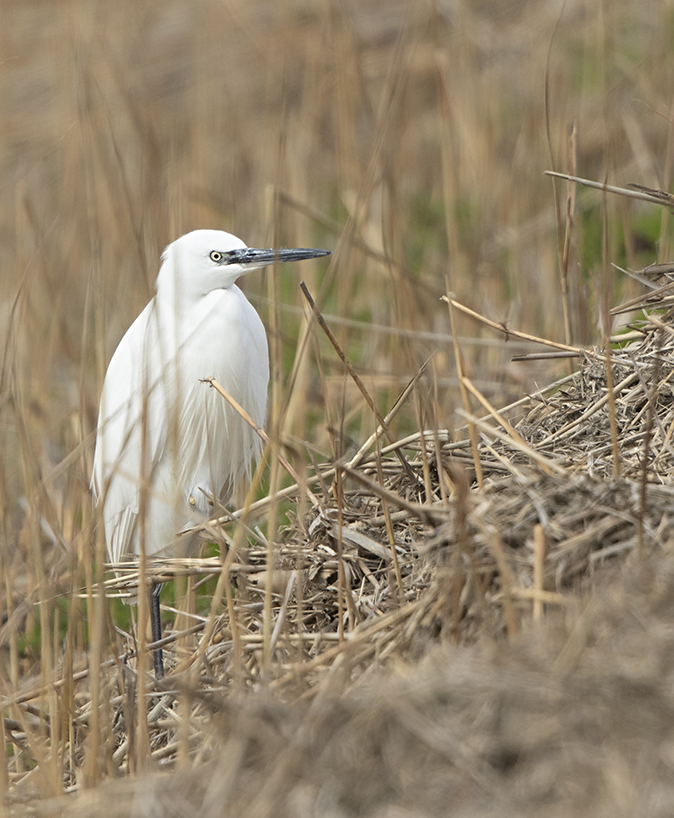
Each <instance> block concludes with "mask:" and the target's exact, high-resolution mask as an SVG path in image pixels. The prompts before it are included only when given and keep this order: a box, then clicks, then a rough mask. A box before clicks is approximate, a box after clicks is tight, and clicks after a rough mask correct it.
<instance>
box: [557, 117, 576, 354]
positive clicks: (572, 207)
mask: <svg viewBox="0 0 674 818" xmlns="http://www.w3.org/2000/svg"><path fill="white" fill-rule="evenodd" d="M577 136H578V129H577V125H576V122H572V123H571V128H570V131H569V138H568V140H567V150H568V159H569V169H570V171H571V173H572V174H575V173H576V170H577V167H578V138H577ZM575 212H576V183H575V182H572V181H567V185H566V224H565V228H564V245H563V247H562V253H561V258H560V276H561V290H562V310H563V314H564V340H565V341H566V343H567V344H570V343H571V312H570V309H569V256H570V250H571V234H572V232H573V217H574V214H575Z"/></svg>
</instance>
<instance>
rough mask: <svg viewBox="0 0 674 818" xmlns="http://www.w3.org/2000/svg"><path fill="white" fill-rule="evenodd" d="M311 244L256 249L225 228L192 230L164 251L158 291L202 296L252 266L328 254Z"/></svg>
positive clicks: (231, 281) (223, 286) (226, 284)
mask: <svg viewBox="0 0 674 818" xmlns="http://www.w3.org/2000/svg"><path fill="white" fill-rule="evenodd" d="M329 254H330V253H329V251H328V250H313V249H309V248H296V249H282V250H257V249H255V248H252V247H247V246H246V245H245V244H244V243H243V242H242V241H241V239H238V238H237V237H236V236H232V234H231V233H225V232H224V231H223V230H193V231H192V232H191V233H186V234H185V235H184V236H181V237H180V238H179V239H176V240H175V241H174V242H173V243H172V244H169V246H168V247H167V248H166V249H165V250H164V252H163V253H162V266H161V269H160V270H159V275H158V276H157V293H158V294H160V295H161V294H164V293H166V294H168V293H173V294H174V295H176V296H177V297H179V298H180V299H181V300H182V299H186V300H188V301H190V300H193V299H199V298H201V297H202V296H204V295H207V294H208V293H210V292H211V291H212V290H224V289H227V288H228V287H231V286H232V284H234V282H235V281H236V280H237V278H239V277H240V276H242V275H244V273H247V272H249V271H250V270H256V269H257V268H258V267H265V266H267V265H268V264H273V263H274V262H275V261H301V260H303V259H309V258H317V257H319V256H327V255H329Z"/></svg>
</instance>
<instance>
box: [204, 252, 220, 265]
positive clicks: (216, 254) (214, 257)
mask: <svg viewBox="0 0 674 818" xmlns="http://www.w3.org/2000/svg"><path fill="white" fill-rule="evenodd" d="M208 257H209V258H210V260H211V261H214V262H215V263H216V264H220V262H221V261H222V259H223V255H222V253H220V252H218V250H213V252H212V253H211V254H210V255H209V256H208Z"/></svg>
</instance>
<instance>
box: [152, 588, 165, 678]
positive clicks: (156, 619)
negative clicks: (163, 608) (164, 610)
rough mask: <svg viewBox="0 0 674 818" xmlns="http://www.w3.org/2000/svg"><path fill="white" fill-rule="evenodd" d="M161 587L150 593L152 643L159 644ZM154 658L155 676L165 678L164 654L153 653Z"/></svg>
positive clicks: (160, 652)
mask: <svg viewBox="0 0 674 818" xmlns="http://www.w3.org/2000/svg"><path fill="white" fill-rule="evenodd" d="M160 594H161V585H155V586H154V588H153V589H152V591H151V592H150V624H151V625H152V641H153V642H158V641H159V640H160V639H161V613H160V610H159V595H160ZM152 656H153V657H154V675H155V678H156V679H163V678H164V652H163V651H162V649H161V648H155V649H154V650H153V651H152Z"/></svg>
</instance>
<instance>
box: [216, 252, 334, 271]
mask: <svg viewBox="0 0 674 818" xmlns="http://www.w3.org/2000/svg"><path fill="white" fill-rule="evenodd" d="M330 254H331V253H330V250H313V249H311V248H309V247H296V248H294V249H285V250H256V249H255V248H254V247H242V248H241V249H240V250H228V251H227V252H226V253H224V263H225V264H241V265H242V266H246V267H248V268H249V269H251V270H252V269H255V268H256V267H265V266H266V265H267V264H273V263H274V262H275V261H278V262H281V261H304V260H305V259H308V258H321V257H322V256H329V255H330Z"/></svg>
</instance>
